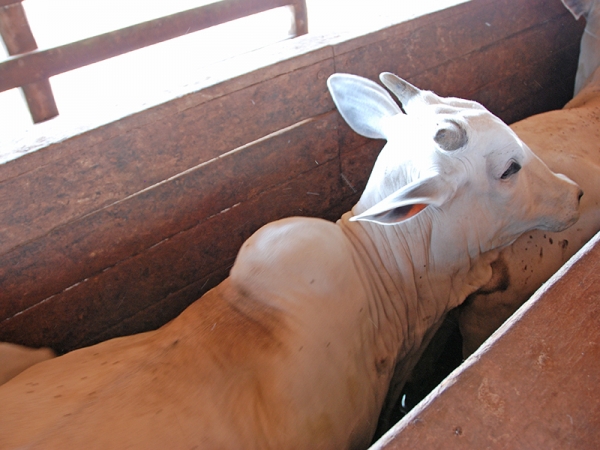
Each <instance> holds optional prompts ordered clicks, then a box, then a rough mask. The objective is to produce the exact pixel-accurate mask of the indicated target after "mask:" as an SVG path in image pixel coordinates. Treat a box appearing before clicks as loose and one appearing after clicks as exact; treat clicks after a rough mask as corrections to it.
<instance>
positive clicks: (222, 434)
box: [0, 74, 581, 450]
mask: <svg viewBox="0 0 600 450" xmlns="http://www.w3.org/2000/svg"><path fill="white" fill-rule="evenodd" d="M382 81H383V82H384V84H385V85H386V86H387V87H388V88H390V89H391V90H392V91H393V92H394V93H395V94H396V95H397V96H398V97H399V99H400V101H401V102H402V104H403V107H404V110H405V111H406V114H403V112H402V111H401V110H400V108H399V106H398V105H397V104H396V103H395V102H394V101H393V99H392V98H391V96H390V95H389V94H388V93H387V92H386V91H385V90H384V89H383V88H381V87H380V86H379V85H377V84H376V83H373V82H372V81H368V80H365V79H363V78H360V77H355V76H351V75H341V74H338V75H334V76H332V77H331V78H330V80H329V87H330V90H331V92H332V96H333V98H334V100H335V102H336V105H337V107H338V109H339V110H340V112H341V113H342V115H343V116H344V118H345V119H346V120H347V121H348V123H349V124H350V126H351V127H352V128H354V130H355V131H357V132H359V133H361V134H364V135H365V136H368V137H379V138H385V139H387V140H388V143H387V145H386V146H385V148H384V149H383V150H382V152H381V154H380V156H379V158H378V160H377V162H376V164H375V167H374V169H373V172H372V174H371V177H370V179H369V182H368V184H367V187H366V189H365V192H364V194H363V195H362V197H361V199H360V201H359V202H358V203H357V205H356V206H355V207H354V208H353V210H352V211H351V212H348V213H346V214H345V215H344V216H342V218H341V219H340V220H339V221H338V222H337V223H336V224H334V223H330V222H327V221H324V220H319V219H308V218H289V219H284V220H280V221H277V222H273V223H271V224H269V225H266V226H265V227H263V228H262V229H260V230H259V231H257V232H256V233H255V234H254V235H253V236H252V237H251V238H250V239H248V241H246V243H245V244H244V245H243V247H242V249H241V250H240V252H239V254H238V257H237V259H236V262H235V264H234V266H233V268H232V270H231V274H230V277H229V278H228V279H227V280H226V281H224V282H223V283H222V284H220V285H219V286H217V287H216V288H215V289H213V290H211V291H210V292H208V293H207V294H206V295H205V296H204V297H202V298H201V299H199V300H198V301H196V302H195V303H194V304H192V305H191V306H190V307H188V308H187V309H186V310H185V311H184V312H183V313H182V314H181V315H180V316H179V317H177V318H175V319H174V320H173V321H171V322H170V323H168V324H167V325H165V326H163V327H162V328H160V329H158V330H156V331H152V332H148V333H144V334H140V335H135V336H130V337H124V338H119V339H113V340H110V341H107V342H104V343H101V344H98V345H95V346H92V347H88V348H84V349H80V350H76V351H74V352H72V353H69V354H67V355H64V356H61V357H59V358H55V359H53V360H49V361H46V362H43V363H40V364H37V365H35V366H33V367H31V368H30V369H28V370H26V371H25V372H23V373H21V374H20V375H19V376H17V377H15V378H13V379H12V380H10V381H9V382H7V383H6V384H4V385H3V386H0V448H2V449H12V448H28V449H44V450H46V449H70V448H85V449H94V448H97V449H107V448H110V449H121V448H123V449H125V448H128V449H129V448H131V449H153V448H155V449H164V448H176V449H180V448H181V449H183V448H190V449H191V448H202V449H240V448H244V449H255V448H256V449H262V448H273V449H336V450H337V449H360V448H366V447H367V446H368V445H369V443H370V441H371V439H372V437H373V435H374V433H375V429H376V426H377V420H378V417H379V415H380V412H381V411H382V408H385V404H384V402H385V401H386V396H387V395H388V388H390V386H391V391H392V395H391V397H390V399H389V400H388V402H389V403H390V404H393V401H394V398H393V397H394V395H395V393H397V391H398V388H399V387H401V386H402V384H403V382H404V380H405V379H406V376H407V374H408V373H410V370H411V369H412V366H413V365H414V364H415V362H416V360H417V358H418V356H419V355H420V353H421V352H422V350H423V348H424V346H425V345H426V344H427V343H428V340H429V338H430V336H431V333H432V332H433V331H435V329H436V327H437V326H438V325H439V324H440V322H441V321H442V320H443V318H444V316H445V314H446V313H447V311H448V310H449V309H451V308H453V307H456V306H457V305H459V304H460V303H461V302H462V301H464V299H465V298H466V296H467V295H469V294H471V293H472V292H474V291H475V290H476V289H478V288H479V287H480V286H482V285H484V284H485V283H486V282H488V280H489V278H490V276H491V273H492V271H491V267H490V264H491V262H492V261H494V259H495V258H496V257H497V254H498V251H497V249H498V248H501V247H503V246H506V245H509V244H510V243H512V242H513V241H514V240H515V239H516V238H517V237H518V236H519V235H520V234H521V233H523V232H526V231H530V230H532V229H535V228H542V229H545V230H548V231H559V230H563V229H565V228H567V227H569V226H571V225H572V224H573V223H575V221H576V220H577V218H578V215H579V214H578V204H579V198H580V196H581V190H580V189H579V187H578V186H577V185H576V184H574V183H573V182H572V181H570V180H568V179H567V178H566V177H563V176H559V175H556V174H554V173H552V172H551V171H549V170H548V168H547V167H546V166H545V165H544V164H543V163H542V162H541V161H540V160H539V159H538V158H537V157H536V156H535V155H534V154H533V153H532V152H531V150H530V149H529V148H528V147H527V146H526V145H524V144H523V143H522V142H521V141H520V140H519V139H518V138H517V136H516V135H515V134H514V133H513V132H512V131H511V130H510V129H509V128H508V127H507V126H506V125H505V124H503V123H502V122H501V121H500V120H499V119H497V118H496V117H494V116H493V115H492V114H490V113H489V112H488V111H487V110H485V109H484V108H483V107H482V106H481V105H479V104H477V103H475V102H469V101H465V100H460V99H452V98H440V97H438V96H436V95H435V94H433V93H431V92H427V91H421V90H418V89H417V88H415V87H414V86H411V85H410V84H408V83H406V82H404V81H403V80H400V79H398V78H397V77H395V76H394V75H392V74H383V75H382Z"/></svg>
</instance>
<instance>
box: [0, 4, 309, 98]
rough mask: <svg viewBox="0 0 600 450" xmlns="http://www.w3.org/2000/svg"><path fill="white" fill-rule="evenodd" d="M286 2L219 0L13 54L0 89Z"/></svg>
mask: <svg viewBox="0 0 600 450" xmlns="http://www.w3.org/2000/svg"><path fill="white" fill-rule="evenodd" d="M290 3H292V2H291V1H288V0H221V1H219V2H214V3H209V4H206V5H202V6H199V7H197V8H194V9H190V10H187V11H182V12H179V13H175V14H171V15H169V16H165V17H161V18H158V19H155V20H150V21H148V22H143V23H140V24H136V25H132V26H130V27H126V28H123V29H120V30H116V31H112V32H109V33H106V34H102V35H99V36H93V37H90V38H87V39H83V40H81V41H77V42H72V43H69V44H65V45H61V46H59V47H54V48H49V49H44V50H37V51H31V52H29V53H25V54H23V55H18V56H14V57H12V58H9V59H7V60H6V61H4V62H1V63H0V92H2V91H6V90H9V89H13V88H16V87H20V86H23V85H25V84H31V83H36V82H38V81H41V80H44V79H48V78H50V77H52V76H54V75H58V74H60V73H64V72H68V71H69V70H74V69H78V68H80V67H83V66H86V65H88V64H93V63H95V62H98V61H103V60H105V59H108V58H113V57H115V56H118V55H121V54H123V53H127V52H130V51H133V50H138V49H140V48H143V47H147V46H149V45H153V44H157V43H159V42H163V41H166V40H168V39H173V38H176V37H178V36H182V35H184V34H187V33H193V32H195V31H199V30H203V29H206V28H209V27H212V26H215V25H219V24H222V23H225V22H230V21H232V20H236V19H240V18H242V17H246V16H250V15H252V14H257V13H260V12H264V11H268V10H269V9H273V8H277V7H281V6H286V5H289V4H290ZM299 29H300V30H304V29H305V27H303V26H300V27H299Z"/></svg>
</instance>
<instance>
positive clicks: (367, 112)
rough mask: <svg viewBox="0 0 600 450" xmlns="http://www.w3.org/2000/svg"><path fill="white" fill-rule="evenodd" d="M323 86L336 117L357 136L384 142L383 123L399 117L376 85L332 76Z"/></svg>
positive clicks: (387, 97)
mask: <svg viewBox="0 0 600 450" xmlns="http://www.w3.org/2000/svg"><path fill="white" fill-rule="evenodd" d="M327 86H328V87H329V92H330V93H331V97H332V98H333V101H334V103H335V106H337V109H338V110H339V112H340V114H341V115H342V117H343V118H344V120H345V121H346V122H347V123H348V125H350V127H351V128H352V129H353V130H354V131H356V132H357V133H358V134H360V135H362V136H365V137H368V138H371V139H387V136H386V132H385V129H384V128H385V126H384V122H385V119H387V118H389V117H392V116H395V115H397V114H401V113H402V111H401V110H400V107H399V106H398V105H397V104H396V103H395V102H394V100H393V99H392V97H391V96H390V95H389V94H388V93H387V92H386V91H385V89H383V88H382V87H381V86H379V85H378V84H376V83H374V82H373V81H371V80H367V79H366V78H362V77H358V76H356V75H349V74H343V73H336V74H333V75H331V76H330V77H329V80H327Z"/></svg>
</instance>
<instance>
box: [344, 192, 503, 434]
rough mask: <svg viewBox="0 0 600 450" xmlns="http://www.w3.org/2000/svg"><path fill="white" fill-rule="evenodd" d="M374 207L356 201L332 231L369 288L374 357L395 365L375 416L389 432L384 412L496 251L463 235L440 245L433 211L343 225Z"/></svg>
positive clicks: (482, 279) (485, 273)
mask: <svg viewBox="0 0 600 450" xmlns="http://www.w3.org/2000/svg"><path fill="white" fill-rule="evenodd" d="M365 200H366V202H365ZM372 201H377V199H361V201H360V202H359V203H358V204H357V205H356V206H355V207H354V208H353V210H352V211H351V212H348V213H346V214H344V215H343V216H342V218H341V219H340V220H339V221H338V225H339V226H340V227H341V228H342V230H343V231H344V233H345V234H346V236H347V237H348V239H349V240H350V241H351V242H352V245H353V247H354V249H355V250H356V252H357V253H359V254H360V255H361V258H360V260H361V261H364V265H365V268H364V269H365V271H366V272H367V273H368V277H367V278H368V280H369V283H370V284H371V285H372V289H371V292H373V296H372V298H370V299H369V312H370V314H371V320H372V321H373V323H374V324H375V328H374V330H376V333H377V336H373V337H371V339H372V341H373V342H375V345H376V346H377V347H378V348H377V353H379V354H388V355H390V356H391V357H392V358H395V364H394V366H395V371H394V373H391V374H390V391H389V393H388V396H387V398H386V401H385V404H384V406H383V411H382V416H381V417H382V421H383V422H384V423H382V425H383V426H388V425H391V424H386V423H385V422H386V420H387V419H388V415H389V413H390V412H391V411H389V409H390V408H392V407H393V406H394V404H395V403H396V401H397V399H398V397H399V395H400V391H401V390H402V387H403V385H404V383H405V382H406V381H407V378H408V377H409V375H410V373H411V372H412V369H413V368H414V366H415V365H416V363H417V361H418V359H419V357H420V356H421V354H422V352H423V351H424V350H425V348H426V346H427V345H428V343H429V341H430V340H431V338H432V337H433V334H435V331H437V329H438V328H439V326H440V325H441V323H442V321H443V319H444V317H445V315H446V313H447V312H448V311H449V310H450V309H452V308H454V307H456V306H458V305H460V304H461V303H462V302H463V301H464V300H465V298H466V297H467V296H468V295H470V294H471V293H473V292H474V291H475V290H477V289H478V288H479V287H481V286H483V285H484V284H486V283H487V282H488V281H489V279H490V278H491V275H492V270H491V266H490V265H491V263H492V262H493V261H494V260H495V259H496V258H497V256H498V252H497V251H496V250H492V251H488V252H485V253H483V254H482V252H481V251H482V249H480V248H479V246H478V244H475V243H472V242H469V239H467V235H468V233H465V232H463V235H460V234H457V235H456V236H455V237H454V238H453V240H452V242H448V239H444V240H441V239H439V238H438V235H439V234H440V233H439V226H440V224H439V221H438V220H436V217H435V211H433V210H432V207H428V208H426V209H425V210H423V211H422V212H421V213H420V214H418V215H416V216H415V217H413V218H411V219H408V220H407V221H404V222H401V223H399V224H397V225H393V226H383V225H378V224H373V223H370V222H350V221H349V219H350V217H352V216H353V215H356V214H359V213H360V212H362V211H363V210H365V209H367V208H368V207H369V205H370V203H371V202H372ZM457 230H460V227H457ZM457 232H458V233H460V231H457ZM444 234H445V235H447V233H444ZM473 240H475V239H473ZM483 250H485V249H483ZM392 367H393V366H392Z"/></svg>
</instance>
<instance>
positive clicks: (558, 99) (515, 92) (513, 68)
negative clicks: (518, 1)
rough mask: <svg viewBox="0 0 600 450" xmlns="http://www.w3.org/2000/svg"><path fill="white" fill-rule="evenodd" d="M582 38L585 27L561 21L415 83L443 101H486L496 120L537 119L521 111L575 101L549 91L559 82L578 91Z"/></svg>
mask: <svg viewBox="0 0 600 450" xmlns="http://www.w3.org/2000/svg"><path fill="white" fill-rule="evenodd" d="M571 22H573V21H572V20H571ZM580 35H581V30H580V29H579V27H573V26H571V25H566V24H565V22H564V20H563V17H562V16H560V17H558V18H554V19H552V20H550V21H548V22H546V23H544V24H542V25H538V26H535V27H532V28H529V29H527V30H525V31H523V32H522V33H518V34H515V35H513V36H511V37H509V38H507V39H505V40H503V41H502V42H497V43H494V44H493V45H489V46H487V47H485V48H482V49H480V50H477V51H475V52H471V53H469V54H467V55H465V56H463V57H460V58H455V59H453V60H451V61H448V62H446V63H444V64H442V65H440V66H437V67H435V68H433V69H431V70H427V71H425V72H423V73H420V74H418V75H416V76H415V77H413V78H412V79H411V81H412V82H414V83H415V84H416V85H418V86H426V87H428V89H432V90H434V91H435V92H436V93H438V94H439V95H443V96H455V97H462V98H470V99H474V100H477V101H480V102H481V103H482V104H483V105H485V106H486V107H487V108H488V109H490V110H491V111H492V112H493V113H495V114H500V113H502V112H504V111H508V110H511V109H512V110H513V111H514V113H517V112H518V113H520V114H521V115H523V114H527V115H531V114H533V112H532V111H531V109H528V110H527V111H517V110H518V108H516V105H517V104H518V103H519V102H520V101H521V100H522V99H524V98H529V99H531V101H532V102H535V99H536V98H540V97H542V96H545V97H549V98H553V99H555V103H554V104H553V105H551V106H552V107H551V109H559V108H562V106H563V105H564V104H565V103H566V102H567V101H568V100H569V99H570V98H571V97H572V89H570V88H569V89H567V90H564V91H563V92H558V93H557V92H543V91H544V89H546V88H547V87H549V86H551V85H554V84H556V83H557V82H558V81H559V80H560V81H562V83H563V84H564V85H565V86H572V85H573V79H574V74H575V71H576V70H577V60H578V56H579V49H578V47H579V44H578V42H579V37H580ZM569 81H570V82H569ZM557 94H558V95H557ZM537 112H541V111H535V113H537Z"/></svg>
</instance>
